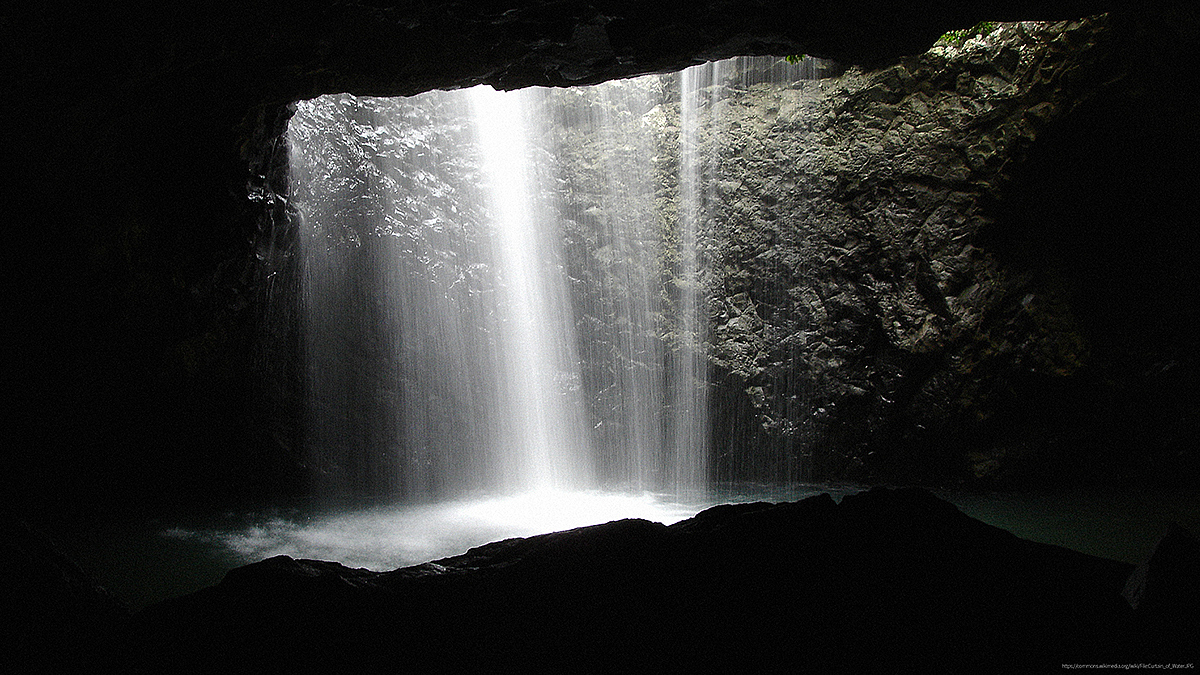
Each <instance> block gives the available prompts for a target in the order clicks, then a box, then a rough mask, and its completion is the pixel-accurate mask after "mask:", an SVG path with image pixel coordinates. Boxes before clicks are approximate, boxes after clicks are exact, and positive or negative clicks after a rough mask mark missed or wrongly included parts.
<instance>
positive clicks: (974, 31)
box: [936, 21, 999, 47]
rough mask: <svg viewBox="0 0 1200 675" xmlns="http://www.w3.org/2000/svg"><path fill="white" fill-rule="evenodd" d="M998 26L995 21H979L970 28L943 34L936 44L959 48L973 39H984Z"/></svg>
mask: <svg viewBox="0 0 1200 675" xmlns="http://www.w3.org/2000/svg"><path fill="white" fill-rule="evenodd" d="M998 25H999V24H997V23H996V22H995V21H980V22H979V23H977V24H975V25H974V26H971V27H970V28H960V29H958V30H952V31H948V32H946V33H944V34H943V35H942V36H941V37H940V38H938V39H937V43H936V44H939V45H947V46H950V47H961V46H963V44H965V43H966V41H967V40H970V39H971V38H973V37H984V36H985V35H988V34H990V33H991V32H992V31H994V30H996V26H998Z"/></svg>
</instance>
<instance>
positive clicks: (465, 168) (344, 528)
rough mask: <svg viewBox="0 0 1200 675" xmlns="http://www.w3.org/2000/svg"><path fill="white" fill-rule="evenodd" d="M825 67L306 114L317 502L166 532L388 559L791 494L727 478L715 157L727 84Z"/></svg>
mask: <svg viewBox="0 0 1200 675" xmlns="http://www.w3.org/2000/svg"><path fill="white" fill-rule="evenodd" d="M815 67H816V65H815V64H814V63H812V62H808V63H802V64H789V63H786V62H784V60H782V59H773V58H766V59H738V60H733V61H726V62H720V63H707V64H701V65H698V66H695V67H693V68H689V69H687V70H686V71H684V72H683V73H681V74H673V75H653V76H646V77H641V78H633V79H630V80H624V81H618V82H611V83H606V84H603V85H598V86H595V87H584V88H572V89H555V90H551V89H539V88H532V89H527V90H522V91H516V92H497V91H494V90H492V89H490V88H487V87H475V88H472V89H469V90H461V91H451V92H428V93H426V94H422V95H420V96H415V97H411V98H401V99H378V98H355V97H352V96H349V95H338V96H324V97H320V98H318V99H314V100H311V101H303V102H300V103H298V104H297V106H296V108H297V109H296V113H295V115H294V117H293V119H292V120H291V123H290V126H289V131H288V137H287V138H288V142H289V148H290V161H291V172H290V183H291V188H290V191H291V194H290V195H289V200H290V202H289V203H290V208H291V210H292V212H293V220H294V222H295V226H296V228H297V242H298V253H299V255H298V267H299V278H300V283H299V287H300V294H299V295H300V297H299V298H298V301H299V315H300V316H302V317H303V318H302V326H301V330H300V333H301V335H302V346H301V350H302V355H301V360H302V361H303V364H304V372H303V383H304V387H303V391H304V428H303V434H302V435H303V445H304V449H305V466H306V468H307V470H308V473H309V477H310V484H311V493H312V495H313V501H312V503H313V504H314V508H313V509H311V510H309V511H308V512H306V513H304V514H292V515H291V516H290V517H281V516H272V517H269V518H265V519H259V520H257V521H256V522H255V524H254V525H252V526H247V527H246V528H245V529H242V530H236V529H234V530H228V529H226V530H223V531H221V532H220V533H217V532H215V531H210V532H209V533H207V534H204V533H200V532H197V531H195V530H190V529H186V528H183V529H176V530H173V531H172V536H174V537H176V538H181V539H187V538H192V539H197V538H198V539H205V540H208V541H213V542H220V543H221V545H223V546H225V547H227V548H228V549H230V550H233V551H236V552H237V554H238V555H239V556H241V557H242V559H246V560H252V559H257V558H260V557H264V556H267V555H272V554H276V553H288V554H290V555H293V556H298V557H316V558H326V559H334V560H341V561H343V562H346V563H348V564H355V565H362V566H367V567H372V568H377V569H379V568H390V567H397V566H400V565H403V564H413V563H418V562H423V561H424V560H428V559H431V558H435V557H440V556H444V555H451V554H454V553H457V552H461V551H462V550H464V549H465V548H467V547H469V546H472V545H477V544H481V543H485V542H487V541H490V540H493V539H497V538H503V537H508V536H525V535H531V534H537V533H540V532H548V531H553V530H557V529H564V528H569V527H576V526H581V525H588V524H594V523H599V522H605V521H608V520H612V519H615V518H621V517H642V518H647V519H650V520H656V521H660V522H667V523H669V522H674V521H676V520H679V519H682V518H686V517H688V516H690V515H692V514H694V513H695V512H696V511H698V510H700V509H702V508H704V507H706V506H708V505H711V504H712V503H715V502H717V501H728V500H730V499H734V500H737V499H756V498H760V497H762V496H763V494H762V493H763V491H764V490H767V489H771V490H777V489H779V488H780V487H781V486H759V488H757V489H756V490H751V491H749V492H746V491H744V490H743V491H738V490H733V491H731V490H730V488H728V487H720V486H719V485H718V484H717V483H716V482H714V475H713V469H712V465H711V462H710V457H709V455H710V452H711V450H710V447H709V436H710V427H709V420H708V413H709V394H708V389H709V386H710V385H709V382H708V359H707V356H706V352H707V347H706V345H707V344H708V342H709V341H710V340H711V336H710V335H709V330H710V329H709V324H710V318H709V311H710V310H709V297H708V288H709V286H710V284H711V280H710V276H711V275H710V274H708V273H707V272H706V269H705V262H704V259H703V253H702V249H703V241H704V240H705V238H706V237H710V236H711V233H709V232H708V230H707V228H709V227H711V222H712V220H713V215H712V213H710V212H709V208H710V204H711V202H712V201H713V194H712V187H711V182H712V181H711V180H710V179H708V178H707V177H706V172H708V171H710V170H711V168H710V167H711V166H713V165H714V157H713V155H712V152H713V150H712V149H713V148H714V147H716V144H714V143H712V142H711V140H712V139H713V138H715V137H716V136H718V135H719V134H720V132H721V125H722V123H723V121H722V119H721V118H720V113H719V111H720V110H721V108H720V105H719V103H720V102H721V101H722V99H723V98H724V97H725V96H726V94H727V92H728V91H729V90H730V88H731V87H733V86H743V87H744V86H745V85H746V84H747V78H748V77H754V78H757V79H756V83H760V84H761V83H762V82H764V81H765V82H770V83H773V84H774V86H788V84H789V83H790V82H794V81H797V80H800V79H810V78H812V77H813V75H814V71H815ZM293 301H294V300H293ZM782 487H784V489H786V490H789V491H788V492H787V494H786V495H784V496H786V497H792V498H795V497H798V496H804V495H806V494H811V493H812V492H814V491H815V490H813V489H811V488H808V487H806V486H791V487H787V486H782Z"/></svg>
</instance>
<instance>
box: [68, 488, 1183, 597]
mask: <svg viewBox="0 0 1200 675" xmlns="http://www.w3.org/2000/svg"><path fill="white" fill-rule="evenodd" d="M859 489H860V488H857V487H854V486H829V485H792V486H755V485H751V486H745V485H742V486H726V487H723V488H720V489H718V490H716V491H714V492H713V493H710V494H707V495H704V496H702V497H700V496H691V497H686V496H685V497H678V496H669V495H660V494H653V493H634V494H625V493H604V492H540V493H532V494H525V495H519V496H510V497H487V498H480V499H474V500H464V501H456V502H447V503H442V504H433V505H420V506H396V505H385V506H373V507H365V508H364V507H356V508H321V509H318V508H310V509H300V508H292V509H266V510H229V511H222V512H217V513H209V514H202V515H195V514H191V515H188V516H167V517H162V516H157V517H150V518H146V519H144V520H140V521H139V520H131V521H124V522H119V523H113V524H110V525H107V526H104V527H101V528H96V529H92V530H89V533H88V535H87V536H85V537H76V538H74V539H73V540H72V541H71V544H72V545H71V546H68V547H67V548H68V553H70V554H71V555H73V556H75V558H76V559H77V560H78V561H79V562H80V564H81V565H82V566H83V567H84V568H85V570H87V571H88V572H90V573H92V574H93V576H94V577H95V578H96V579H97V581H99V582H100V583H101V584H102V585H104V586H105V587H106V588H108V589H109V590H111V591H113V592H114V593H115V594H116V595H117V596H118V597H120V598H121V599H122V600H124V601H125V602H126V603H127V604H129V605H130V606H131V607H133V608H135V609H137V608H141V607H145V606H147V605H149V604H152V603H154V602H158V601H160V600H165V599H168V598H171V597H175V596H179V595H183V594H186V593H189V592H192V591H195V590H198V589H200V588H203V587H205V586H209V585H212V584H215V583H217V582H219V581H220V580H221V578H222V577H223V576H224V574H225V573H226V572H227V571H228V570H230V569H232V568H234V567H237V566H240V565H244V564H247V563H251V562H255V561H258V560H262V559H264V558H268V557H271V556H274V555H281V554H282V555H289V556H292V557H294V558H315V559H321V560H336V561H338V562H341V563H343V564H345V565H348V566H350V567H363V568H367V569H371V570H377V571H383V570H391V569H396V568H398V567H404V566H408V565H415V564H419V563H422V562H426V561H429V560H436V559H439V558H444V557H448V556H452V555H457V554H459V553H462V552H464V551H466V550H467V549H469V548H471V547H473V546H479V545H481V544H485V543H487V542H491V541H497V540H500V539H507V538H510V537H526V536H531V535H536V534H542V533H545V532H554V531H558V530H564V529H570V528H573V527H581V526H585V525H594V524H597V523H603V522H608V521H610V520H616V519H619V518H644V519H646V520H651V521H657V522H661V523H665V524H670V523H674V522H677V521H679V520H683V519H685V518H689V517H691V516H692V515H694V514H695V513H697V512H699V511H701V510H703V509H705V508H707V507H709V506H712V505H714V504H718V503H736V502H749V501H772V502H779V501H794V500H797V499H803V498H805V497H808V496H812V495H814V494H818V493H821V492H829V493H831V494H832V495H833V496H834V498H835V499H840V498H841V497H842V496H844V495H846V494H849V493H852V492H856V491H858V490H859ZM939 496H941V497H942V498H944V499H947V500H948V501H950V502H952V503H954V504H956V505H957V506H958V507H959V508H960V509H961V510H962V511H963V512H964V513H966V514H967V515H970V516H972V517H974V518H977V519H979V520H982V521H984V522H986V523H989V524H992V525H995V526H997V527H1001V528H1004V529H1006V530H1009V531H1010V532H1012V533H1014V534H1016V535H1018V536H1020V537H1024V538H1026V539H1031V540H1034V541H1039V542H1044V543H1049V544H1056V545H1060V546H1065V547H1067V548H1071V549H1074V550H1078V551H1082V552H1084V553H1089V554H1092V555H1097V556H1101V557H1105V558H1110V559H1114V560H1122V561H1126V562H1132V563H1138V562H1141V561H1142V560H1144V559H1145V558H1146V556H1147V555H1149V553H1150V550H1151V548H1152V547H1153V545H1154V542H1155V541H1157V539H1158V537H1159V536H1160V535H1161V534H1162V532H1163V531H1164V530H1165V529H1166V527H1167V524H1168V523H1170V522H1171V521H1175V522H1178V523H1180V524H1181V525H1184V526H1185V527H1187V528H1188V529H1189V530H1191V531H1192V532H1193V533H1197V532H1200V498H1198V497H1197V496H1196V495H1195V494H1192V493H1186V492H1183V491H1159V492H1136V493H1134V492H1130V493H1124V494H1117V493H1113V492H1101V491H1094V490H1093V491H1088V490H1074V491H1061V492H1038V493H986V494H983V493H955V492H945V491H944V492H940V493H939Z"/></svg>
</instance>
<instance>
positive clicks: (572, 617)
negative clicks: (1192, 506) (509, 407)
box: [118, 489, 1195, 673]
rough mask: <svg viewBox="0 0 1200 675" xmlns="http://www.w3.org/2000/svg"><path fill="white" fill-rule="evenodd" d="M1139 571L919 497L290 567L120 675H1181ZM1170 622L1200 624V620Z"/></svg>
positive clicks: (243, 576)
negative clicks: (439, 556)
mask: <svg viewBox="0 0 1200 675" xmlns="http://www.w3.org/2000/svg"><path fill="white" fill-rule="evenodd" d="M1175 535H1176V536H1178V533H1175ZM1185 536H1186V535H1185ZM1193 543H1194V542H1193ZM1132 569H1133V568H1132V566H1130V565H1127V564H1124V563H1117V562H1113V561H1108V560H1103V559H1100V558H1095V557H1091V556H1087V555H1084V554H1080V553H1076V552H1072V551H1069V550H1067V549H1063V548H1059V547H1056V546H1050V545H1045V544H1037V543H1032V542H1029V541H1026V540H1023V539H1019V538H1017V537H1015V536H1013V535H1011V534H1009V533H1008V532H1005V531H1003V530H1000V529H997V528H994V527H991V526H989V525H985V524H983V523H981V522H979V521H976V520H974V519H972V518H969V517H967V516H966V515H964V514H962V513H961V512H959V511H958V510H957V509H956V508H955V507H954V506H953V505H951V504H949V503H947V502H944V501H941V500H939V499H937V498H936V497H934V496H932V495H930V494H929V493H927V492H924V491H921V490H915V489H899V490H890V489H873V490H871V491H869V492H864V493H860V494H857V495H851V496H847V497H845V498H844V499H843V500H842V501H841V502H840V503H835V502H834V500H833V499H832V498H831V497H830V496H828V495H821V496H818V497H813V498H809V499H805V500H803V501H800V502H795V503H786V504H766V503H754V504H738V505H728V506H719V507H716V508H713V509H709V510H707V511H704V512H703V513H700V514H699V515H697V516H696V517H694V518H691V519H689V520H686V521H682V522H680V523H677V524H675V525H672V526H665V525H661V524H657V523H651V522H647V521H644V520H621V521H616V522H612V523H608V524H605V525H597V526H594V527H585V528H580V529H576V530H570V531H566V532H558V533H554V534H547V535H542V536H537V537H530V538H528V539H511V540H507V541H502V542H497V543H493V544H488V545H486V546H482V547H479V548H476V549H472V550H470V551H468V552H467V553H465V554H463V555H460V556H456V557H453V558H447V559H445V560H440V561H437V562H431V563H426V564H424V565H418V566H415V567H408V568H404V569H399V570H396V571H393V572H384V573H378V572H370V571H366V570H361V569H358V570H355V569H349V568H346V567H344V566H342V565H339V564H337V563H331V562H319V561H312V560H293V559H291V558H288V557H286V556H279V557H275V558H271V559H269V560H264V561H262V562H260V563H256V564H253V565H248V566H245V567H241V568H238V569H236V570H233V571H232V572H230V573H229V574H228V576H227V577H226V578H225V580H224V581H222V582H221V583H220V584H219V585H217V586H215V587H212V588H208V589H205V590H202V591H200V592H198V593H195V594H192V595H189V596H186V597H183V598H179V599H176V600H172V601H169V602H166V603H162V604H160V605H157V606H154V607H152V608H150V609H148V610H146V611H144V612H143V613H141V614H140V615H138V616H137V617H135V619H134V625H133V627H132V629H131V631H130V632H129V635H128V639H127V640H126V642H125V644H124V648H123V653H122V654H121V656H120V658H121V659H122V662H121V663H120V664H118V666H119V667H120V668H122V669H124V670H133V671H134V672H174V673H177V672H234V671H237V672H256V673H257V672H287V673H297V672H354V673H361V672H528V671H538V672H580V671H585V672H586V671H597V672H663V671H667V672H744V673H758V672H776V671H784V670H786V671H789V672H795V671H806V672H808V671H811V672H861V671H863V670H868V671H889V672H959V673H961V672H1006V673H1011V672H1030V671H1031V670H1034V669H1035V670H1037V671H1041V670H1049V669H1054V670H1056V671H1057V670H1058V669H1059V668H1060V666H1061V664H1063V663H1103V662H1117V663H1122V662H1131V661H1143V660H1146V661H1159V660H1163V659H1169V658H1170V657H1171V656H1181V655H1174V654H1170V653H1164V652H1170V651H1171V649H1172V648H1173V647H1172V645H1164V644H1162V643H1161V642H1157V641H1155V640H1152V639H1150V638H1149V637H1148V636H1147V634H1146V632H1145V627H1146V626H1151V625H1161V623H1162V619H1163V617H1153V620H1149V619H1148V618H1147V617H1143V616H1141V614H1140V612H1141V610H1135V609H1133V608H1132V607H1131V606H1130V603H1129V602H1127V601H1126V599H1125V598H1123V597H1122V595H1121V593H1122V589H1123V588H1124V586H1125V584H1126V581H1127V579H1128V578H1129V576H1130V573H1131V571H1132ZM1172 611H1174V612H1176V614H1175V616H1173V617H1172V618H1171V620H1172V621H1173V622H1174V624H1175V625H1187V622H1188V621H1189V620H1190V621H1191V622H1192V623H1193V624H1194V621H1195V617H1194V612H1195V610H1194V608H1193V609H1191V610H1187V609H1181V608H1174V609H1172ZM1189 611H1190V612H1191V613H1192V616H1191V617H1190V619H1189V617H1188V614H1189ZM1150 652H1154V653H1150Z"/></svg>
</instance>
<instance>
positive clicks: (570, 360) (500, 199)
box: [466, 87, 592, 490]
mask: <svg viewBox="0 0 1200 675" xmlns="http://www.w3.org/2000/svg"><path fill="white" fill-rule="evenodd" d="M466 93H467V95H469V97H470V103H471V110H472V117H471V119H472V122H473V123H474V125H475V128H476V130H477V133H478V139H479V150H480V154H481V159H482V165H483V172H484V175H485V181H486V185H487V189H486V191H487V194H488V196H489V198H490V203H491V206H492V210H493V211H492V218H491V221H492V225H493V227H494V228H495V231H496V234H497V237H496V244H497V259H498V260H499V261H500V275H501V286H502V287H501V289H500V290H501V292H502V294H503V300H502V301H501V304H502V305H503V306H506V307H507V308H508V313H509V314H508V317H507V320H506V321H505V322H504V324H503V332H502V335H501V336H500V340H501V342H502V344H503V347H502V349H501V355H502V361H503V365H502V368H501V372H500V375H501V377H502V380H501V382H499V383H498V385H499V386H498V390H499V391H500V392H501V393H502V396H501V398H500V400H498V401H497V403H498V404H499V405H500V407H501V408H502V409H503V410H505V411H506V412H505V415H504V417H505V418H506V419H507V420H508V421H509V423H510V424H511V427H510V429H509V433H508V436H507V437H506V438H504V439H503V440H501V441H500V442H499V446H500V447H502V448H505V449H506V450H505V451H504V453H503V457H502V462H501V464H502V466H503V472H504V475H505V477H506V480H505V481H504V484H505V485H506V486H510V487H516V488H523V489H541V490H545V489H551V488H557V489H564V488H574V489H579V488H582V487H590V486H591V476H592V471H591V470H590V467H589V466H588V464H589V462H590V457H591V453H590V451H588V448H587V446H588V443H587V437H586V432H585V431H584V428H583V426H582V420H583V415H582V402H581V401H580V400H579V398H578V395H577V394H578V382H579V380H580V373H579V359H578V357H577V356H576V354H575V348H574V347H575V334H574V321H573V317H572V316H571V310H570V307H569V306H568V305H567V301H566V287H565V280H564V279H563V275H562V274H561V271H560V268H559V266H558V265H556V264H555V262H554V261H556V260H557V259H558V258H559V257H560V256H559V255H558V252H557V251H556V250H555V248H556V247H555V244H556V243H557V237H555V236H553V233H552V232H548V231H547V230H550V229H551V228H548V227H546V224H551V225H552V224H553V221H550V220H549V217H548V214H546V213H545V212H544V209H542V208H540V207H541V204H540V199H539V194H540V192H541V190H540V189H539V186H536V185H535V184H534V178H535V176H534V175H532V174H533V170H532V167H530V166H529V162H530V157H529V154H530V149H529V143H528V139H527V126H528V125H527V123H526V118H527V117H528V116H529V115H530V113H531V110H530V108H531V107H532V106H531V104H532V103H533V102H534V100H533V99H535V97H536V94H537V92H509V93H505V92H497V91H494V90H492V89H489V88H486V87H476V88H474V89H471V90H470V91H468V92H466Z"/></svg>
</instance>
